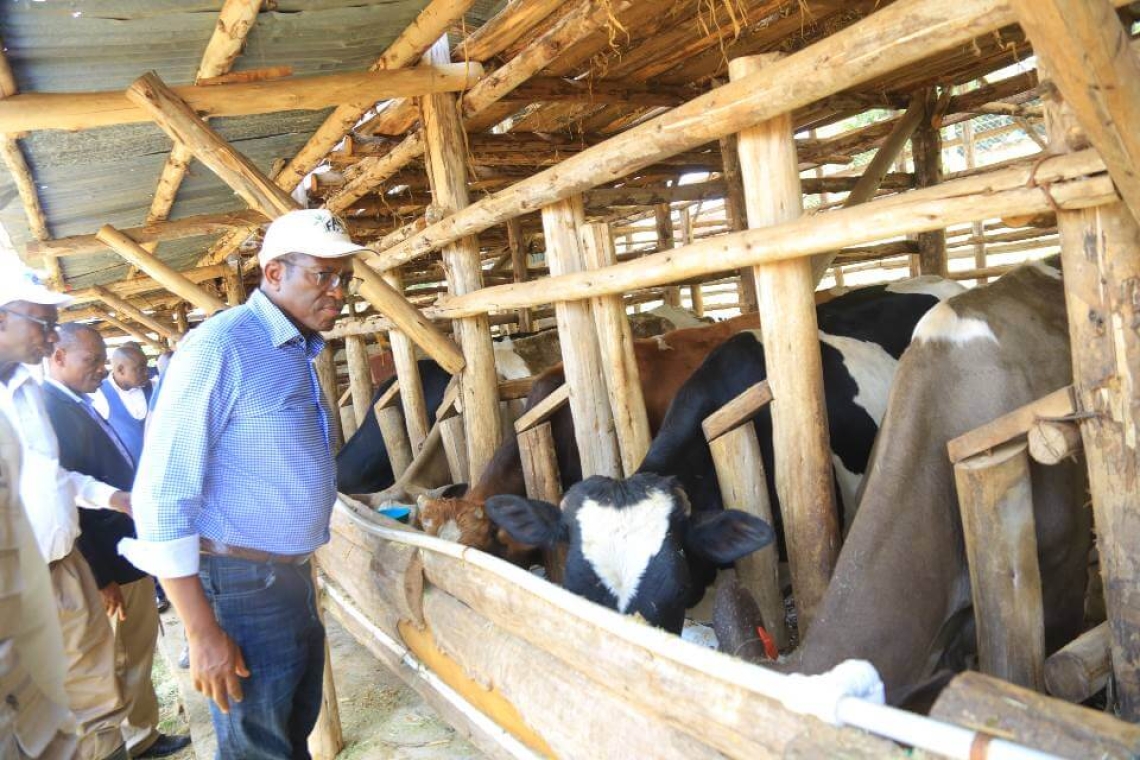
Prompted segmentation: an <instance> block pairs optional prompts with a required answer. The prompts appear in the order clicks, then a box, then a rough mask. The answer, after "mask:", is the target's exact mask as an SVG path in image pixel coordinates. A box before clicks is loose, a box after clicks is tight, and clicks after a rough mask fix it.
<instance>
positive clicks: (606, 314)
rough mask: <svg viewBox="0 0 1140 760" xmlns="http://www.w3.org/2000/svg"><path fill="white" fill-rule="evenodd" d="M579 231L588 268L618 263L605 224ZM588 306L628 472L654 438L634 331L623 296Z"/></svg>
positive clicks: (633, 468)
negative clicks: (643, 391) (631, 328)
mask: <svg viewBox="0 0 1140 760" xmlns="http://www.w3.org/2000/svg"><path fill="white" fill-rule="evenodd" d="M580 234H581V241H582V254H583V257H584V262H583V263H584V264H585V265H586V269H602V268H603V267H607V266H611V265H613V264H616V263H617V253H616V252H615V251H614V243H613V238H612V237H611V236H610V228H609V225H608V224H605V223H593V224H584V225H582V228H581V230H580ZM591 308H592V310H593V314H594V327H595V329H596V331H597V336H598V349H599V351H600V358H601V363H602V372H603V375H604V377H605V381H606V393H607V395H608V396H609V402H610V411H611V413H612V417H613V422H614V432H615V434H616V435H617V443H618V448H619V450H620V452H621V465H622V471H623V472H624V473H625V476H626V477H629V476H630V475H633V473H634V472H636V471H637V468H638V467H639V466H640V465H641V462H642V460H643V459H645V453H646V452H647V451H649V444H650V442H651V440H652V436H651V435H650V433H649V415H648V414H647V413H646V411H645V396H644V395H643V394H642V392H641V373H640V371H639V370H638V368H637V357H636V356H635V355H634V353H633V333H632V332H631V331H630V328H629V319H628V318H627V317H626V314H625V304H624V303H623V301H622V298H621V296H604V297H602V298H595V299H592V301H591Z"/></svg>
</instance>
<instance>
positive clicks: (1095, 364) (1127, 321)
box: [1015, 1, 1140, 721]
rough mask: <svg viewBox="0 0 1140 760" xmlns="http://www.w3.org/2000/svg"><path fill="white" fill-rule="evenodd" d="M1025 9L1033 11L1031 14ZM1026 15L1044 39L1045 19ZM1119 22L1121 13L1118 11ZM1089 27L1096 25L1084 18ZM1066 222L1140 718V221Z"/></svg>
mask: <svg viewBox="0 0 1140 760" xmlns="http://www.w3.org/2000/svg"><path fill="white" fill-rule="evenodd" d="M1047 5H1048V6H1052V5H1053V2H1052V1H1050V2H1049V3H1047ZM1020 6H1021V4H1020V2H1017V3H1015V7H1020ZM1022 9H1023V10H1024V8H1022ZM1022 18H1023V20H1025V19H1026V17H1025V16H1024V15H1022ZM1082 19H1084V15H1083V14H1082V15H1081V16H1080V17H1074V18H1073V19H1072V23H1074V24H1083V20H1082ZM1026 23H1027V24H1028V26H1027V30H1028V31H1029V33H1030V36H1031V38H1032V39H1033V40H1034V42H1035V43H1036V42H1037V34H1038V27H1037V26H1036V22H1032V21H1028V20H1026ZM1112 23H1113V24H1117V23H1118V22H1117V21H1116V20H1115V18H1114V19H1112ZM1082 31H1083V32H1090V31H1092V30H1088V29H1085V28H1083V26H1082ZM1049 34H1059V35H1060V36H1061V38H1062V39H1063V38H1064V37H1065V34H1064V33H1063V30H1061V31H1058V30H1055V29H1053V30H1050V31H1049ZM1052 42H1053V41H1052V40H1050V41H1045V42H1042V44H1043V45H1045V46H1046V47H1045V49H1046V50H1047V51H1049V53H1050V54H1052V53H1054V52H1056V51H1055V50H1054V47H1055V46H1054V45H1053V44H1052ZM1124 50H1125V51H1127V50H1128V48H1127V47H1126V48H1125V49H1124ZM1105 52H1111V51H1103V50H1097V51H1089V54H1090V55H1094V56H1100V55H1103V54H1104V53H1105ZM1117 52H1119V51H1117ZM1065 55H1067V54H1065ZM1069 65H1076V64H1072V63H1070V62H1069V59H1068V58H1067V57H1066V58H1061V59H1059V60H1056V61H1051V60H1050V59H1049V58H1048V57H1047V55H1045V54H1042V55H1040V56H1039V58H1038V72H1039V74H1040V78H1041V82H1042V84H1045V83H1047V82H1050V83H1051V82H1052V78H1053V67H1054V66H1069ZM1068 74H1069V72H1066V77H1067V76H1068ZM1065 83H1066V79H1061V80H1060V84H1061V85H1062V86H1064V85H1065ZM1134 84H1135V82H1132V83H1130V85H1128V86H1131V85H1134ZM1044 89H1045V92H1046V94H1047V97H1046V98H1045V125H1046V128H1047V131H1048V133H1049V145H1050V149H1051V151H1052V152H1054V153H1063V152H1066V151H1070V150H1074V149H1077V148H1078V147H1083V143H1084V135H1083V134H1082V132H1081V130H1080V127H1079V125H1078V124H1077V122H1076V120H1075V119H1074V118H1073V116H1072V113H1071V111H1069V107H1068V104H1067V100H1062V97H1064V98H1066V99H1067V98H1068V97H1071V96H1072V93H1071V92H1069V91H1068V89H1066V90H1065V91H1064V92H1060V91H1058V90H1057V88H1056V87H1053V86H1047V87H1045V88H1044ZM1086 95H1087V94H1083V95H1079V96H1078V97H1081V98H1083V97H1085V96H1086ZM1079 103H1080V101H1077V102H1076V103H1075V104H1074V105H1077V104H1079ZM1082 123H1086V122H1083V121H1082ZM1086 124H1087V123H1086ZM1114 179H1115V177H1114ZM1121 190H1122V191H1123V186H1121ZM1057 228H1058V231H1059V232H1060V237H1061V264H1062V267H1063V269H1064V272H1065V302H1066V306H1067V309H1068V313H1069V335H1070V339H1071V343H1072V347H1073V385H1074V387H1075V388H1076V392H1077V402H1078V405H1079V407H1080V408H1081V409H1082V410H1084V411H1086V412H1092V413H1093V416H1091V417H1089V418H1087V419H1083V420H1082V421H1081V423H1080V425H1081V437H1082V438H1083V439H1084V448H1085V460H1086V462H1087V463H1088V469H1089V491H1090V493H1091V495H1092V503H1093V521H1094V523H1095V524H1096V539H1097V550H1098V552H1099V553H1100V570H1101V575H1102V577H1103V580H1104V592H1105V604H1106V606H1107V610H1108V622H1109V630H1110V633H1111V637H1110V638H1111V641H1112V668H1113V672H1114V674H1115V676H1116V686H1117V690H1116V694H1117V697H1118V699H1119V701H1120V703H1119V709H1120V715H1121V717H1123V718H1124V719H1126V720H1131V721H1136V720H1140V634H1138V632H1140V564H1137V562H1136V557H1140V511H1138V510H1137V509H1136V494H1137V493H1138V492H1140V443H1138V441H1140V434H1138V430H1140V394H1138V393H1137V391H1136V388H1137V387H1140V336H1138V335H1137V331H1136V324H1137V321H1138V320H1140V299H1138V298H1137V292H1138V290H1137V283H1140V227H1138V225H1137V223H1136V219H1135V217H1134V216H1133V215H1132V213H1130V212H1129V209H1128V207H1127V206H1125V205H1124V204H1123V203H1119V202H1116V203H1110V204H1107V205H1102V206H1097V207H1095V208H1089V209H1084V210H1080V211H1064V210H1059V211H1058V212H1057Z"/></svg>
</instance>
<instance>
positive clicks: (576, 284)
mask: <svg viewBox="0 0 1140 760" xmlns="http://www.w3.org/2000/svg"><path fill="white" fill-rule="evenodd" d="M890 7H891V8H894V7H895V6H894V5H892V6H890ZM888 10H889V9H888ZM1078 156H1080V157H1079V158H1078ZM1080 164H1084V166H1083V168H1082V172H1083V173H1082V174H1080V175H1075V174H1069V173H1068V172H1069V171H1070V170H1072V169H1076V167H1077V166H1078V165H1080ZM1097 166H1103V164H1100V161H1099V159H1098V158H1097V157H1096V155H1095V152H1093V151H1087V152H1085V153H1084V154H1083V155H1080V154H1074V155H1073V156H1066V157H1062V158H1051V159H1047V160H1046V161H1044V162H1042V163H1041V164H1040V165H1039V166H1038V168H1037V170H1036V177H1037V180H1038V182H1039V183H1043V182H1051V183H1052V184H1051V185H1050V188H1051V189H1050V192H1051V196H1052V199H1053V202H1054V203H1056V204H1057V205H1059V206H1060V207H1061V208H1064V207H1066V206H1067V207H1069V208H1085V207H1088V206H1090V205H1096V204H1098V203H1103V202H1104V201H1105V200H1111V199H1112V198H1113V197H1115V191H1114V190H1113V189H1112V182H1111V179H1110V178H1109V177H1108V176H1107V175H1106V174H1098V171H1100V170H1098V169H1097V168H1096V167H1097ZM1062 168H1063V169H1064V171H1063V172H1062V175H1063V176H1058V175H1057V174H1056V173H1055V172H1056V171H1057V170H1060V169H1062ZM1033 174H1034V171H1033V164H1032V163H1029V164H1024V165H1021V166H1019V167H1017V168H1011V169H1003V170H999V171H995V172H990V173H987V174H983V175H977V176H974V177H969V178H964V179H960V180H955V181H954V182H945V183H943V184H941V185H939V186H937V187H932V188H926V189H923V190H912V191H910V192H908V193H905V194H903V195H898V196H892V197H889V198H884V199H882V200H877V201H872V202H870V203H866V204H864V205H862V206H859V207H857V208H851V209H841V210H839V211H832V212H828V213H827V214H818V215H814V216H812V217H809V218H807V219H799V220H795V221H791V222H786V223H783V224H779V225H776V226H771V227H765V228H764V229H758V230H747V231H744V232H737V233H729V234H725V235H718V236H715V237H711V238H705V239H702V240H699V241H697V242H694V243H692V244H691V245H688V246H686V247H684V248H674V249H673V250H671V251H666V252H663V253H655V254H649V255H646V256H642V257H641V258H638V259H636V260H633V261H626V262H622V263H620V264H618V265H616V266H613V267H607V268H606V269H604V270H602V271H600V272H582V273H577V274H569V275H562V276H558V277H554V276H552V277H548V278H546V279H543V280H541V281H537V282H528V283H525V284H519V285H515V284H511V285H496V286H493V287H488V288H484V289H483V290H482V291H480V292H479V293H476V294H473V295H469V296H464V297H452V296H444V297H442V298H440V299H439V300H438V301H437V302H436V306H435V307H434V308H433V309H431V310H429V312H428V313H430V314H431V315H432V316H433V317H443V316H446V317H450V318H454V317H457V316H463V315H466V314H478V313H485V312H487V311H493V310H501V309H518V308H521V307H523V306H537V305H541V304H546V303H550V301H551V300H554V299H557V300H568V301H569V300H579V299H583V298H594V297H597V296H601V295H609V294H613V293H626V292H629V291H635V290H642V289H645V288H651V287H655V286H657V285H662V284H668V283H672V282H679V281H684V280H687V279H690V278H699V277H707V276H710V275H716V274H719V273H722V272H727V271H729V270H732V269H736V268H739V267H743V266H755V265H757V264H762V263H767V262H773V261H785V260H788V259H794V258H800V257H803V256H810V255H813V254H816V253H823V252H825V251H829V250H832V249H835V248H843V247H844V246H848V245H856V244H859V243H867V242H871V241H875V240H881V239H883V238H887V237H893V236H896V235H905V234H908V233H912V232H920V231H922V230H925V229H935V228H938V227H945V226H947V225H950V224H958V223H961V222H969V221H973V220H975V219H986V218H990V217H1000V216H1002V215H1004V214H1005V213H1006V212H1007V211H1008V212H1016V213H1026V212H1033V213H1035V212H1037V211H1045V210H1047V209H1049V208H1050V205H1049V204H1050V202H1049V199H1048V198H1047V197H1046V195H1045V193H1044V192H1043V190H1042V188H1040V187H1037V188H1028V187H1026V186H1025V183H1026V181H1027V180H1028V179H1029V178H1030V177H1031V176H1032V175H1033ZM1075 177H1079V178H1075ZM371 261H372V262H373V264H376V263H377V262H382V261H383V259H382V258H381V259H371Z"/></svg>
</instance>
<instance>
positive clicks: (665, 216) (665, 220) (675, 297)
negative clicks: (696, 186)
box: [653, 203, 681, 306]
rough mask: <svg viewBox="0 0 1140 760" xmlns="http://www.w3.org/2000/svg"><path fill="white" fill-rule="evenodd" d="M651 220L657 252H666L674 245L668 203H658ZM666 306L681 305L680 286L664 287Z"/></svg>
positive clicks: (671, 214)
mask: <svg viewBox="0 0 1140 760" xmlns="http://www.w3.org/2000/svg"><path fill="white" fill-rule="evenodd" d="M653 219H654V221H655V222H656V224H657V250H659V251H667V250H669V249H670V248H672V247H674V245H675V242H676V241H675V238H674V235H673V210H672V209H671V208H670V206H669V204H668V203H658V204H657V205H656V206H654V207H653ZM663 292H664V297H665V305H666V306H680V305H681V286H679V285H666V286H665V288H664V291H663Z"/></svg>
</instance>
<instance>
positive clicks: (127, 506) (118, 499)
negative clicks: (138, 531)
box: [111, 491, 134, 517]
mask: <svg viewBox="0 0 1140 760" xmlns="http://www.w3.org/2000/svg"><path fill="white" fill-rule="evenodd" d="M111 509H113V510H115V511H116V512H122V513H123V514H124V515H127V516H129V517H134V515H133V514H132V512H131V495H130V493H128V492H127V491H115V493H113V494H111Z"/></svg>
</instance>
